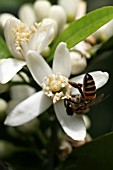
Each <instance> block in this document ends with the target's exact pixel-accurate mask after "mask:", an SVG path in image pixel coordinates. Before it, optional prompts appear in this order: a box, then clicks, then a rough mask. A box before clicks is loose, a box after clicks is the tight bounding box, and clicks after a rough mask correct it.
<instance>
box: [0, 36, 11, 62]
mask: <svg viewBox="0 0 113 170" xmlns="http://www.w3.org/2000/svg"><path fill="white" fill-rule="evenodd" d="M8 57H11V54H10V52H9V50H8V48H7V45H6V43H5V41H4V40H3V38H2V37H1V36H0V59H2V58H8Z"/></svg>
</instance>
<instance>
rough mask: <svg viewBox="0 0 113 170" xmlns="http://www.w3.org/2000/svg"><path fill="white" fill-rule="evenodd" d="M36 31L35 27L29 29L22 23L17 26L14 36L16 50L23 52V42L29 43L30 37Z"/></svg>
mask: <svg viewBox="0 0 113 170" xmlns="http://www.w3.org/2000/svg"><path fill="white" fill-rule="evenodd" d="M35 31H36V28H35V26H32V27H28V26H27V25H26V24H24V23H22V22H21V23H20V25H17V24H16V25H15V28H13V32H14V36H15V45H16V50H18V51H21V42H28V41H29V38H30V36H31V35H32V34H33V33H34V32H35Z"/></svg>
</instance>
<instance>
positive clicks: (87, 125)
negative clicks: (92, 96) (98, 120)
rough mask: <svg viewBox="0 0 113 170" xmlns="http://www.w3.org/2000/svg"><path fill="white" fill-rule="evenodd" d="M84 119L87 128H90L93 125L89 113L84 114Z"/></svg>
mask: <svg viewBox="0 0 113 170" xmlns="http://www.w3.org/2000/svg"><path fill="white" fill-rule="evenodd" d="M83 119H84V122H85V126H86V129H89V128H90V126H91V121H90V119H89V117H88V116H87V115H83Z"/></svg>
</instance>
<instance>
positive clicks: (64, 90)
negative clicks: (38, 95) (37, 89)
mask: <svg viewBox="0 0 113 170" xmlns="http://www.w3.org/2000/svg"><path fill="white" fill-rule="evenodd" d="M68 81H69V80H68V78H66V77H64V76H62V75H61V74H60V73H56V74H50V75H49V76H48V77H45V78H44V80H43V84H42V89H43V91H44V93H45V94H46V95H47V96H48V97H51V98H52V99H53V103H56V102H57V101H59V100H60V99H64V98H67V97H68V94H70V91H71V86H70V85H69V83H68Z"/></svg>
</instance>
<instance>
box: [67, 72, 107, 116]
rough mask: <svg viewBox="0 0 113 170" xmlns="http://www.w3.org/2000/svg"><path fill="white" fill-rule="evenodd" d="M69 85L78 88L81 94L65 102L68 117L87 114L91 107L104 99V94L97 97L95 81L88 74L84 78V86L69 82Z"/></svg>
mask: <svg viewBox="0 0 113 170" xmlns="http://www.w3.org/2000/svg"><path fill="white" fill-rule="evenodd" d="M69 84H70V85H71V86H72V87H74V88H77V89H78V90H79V92H80V94H78V95H71V96H70V98H68V99H65V100H64V104H65V107H66V112H67V114H68V115H73V114H74V113H76V114H85V113H87V112H88V111H89V109H90V106H93V105H95V104H98V103H99V102H101V101H102V99H103V97H104V94H101V95H99V96H98V97H96V86H95V81H94V79H93V77H92V76H91V75H90V74H88V73H87V74H86V75H85V76H84V79H83V84H80V83H75V82H69Z"/></svg>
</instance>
